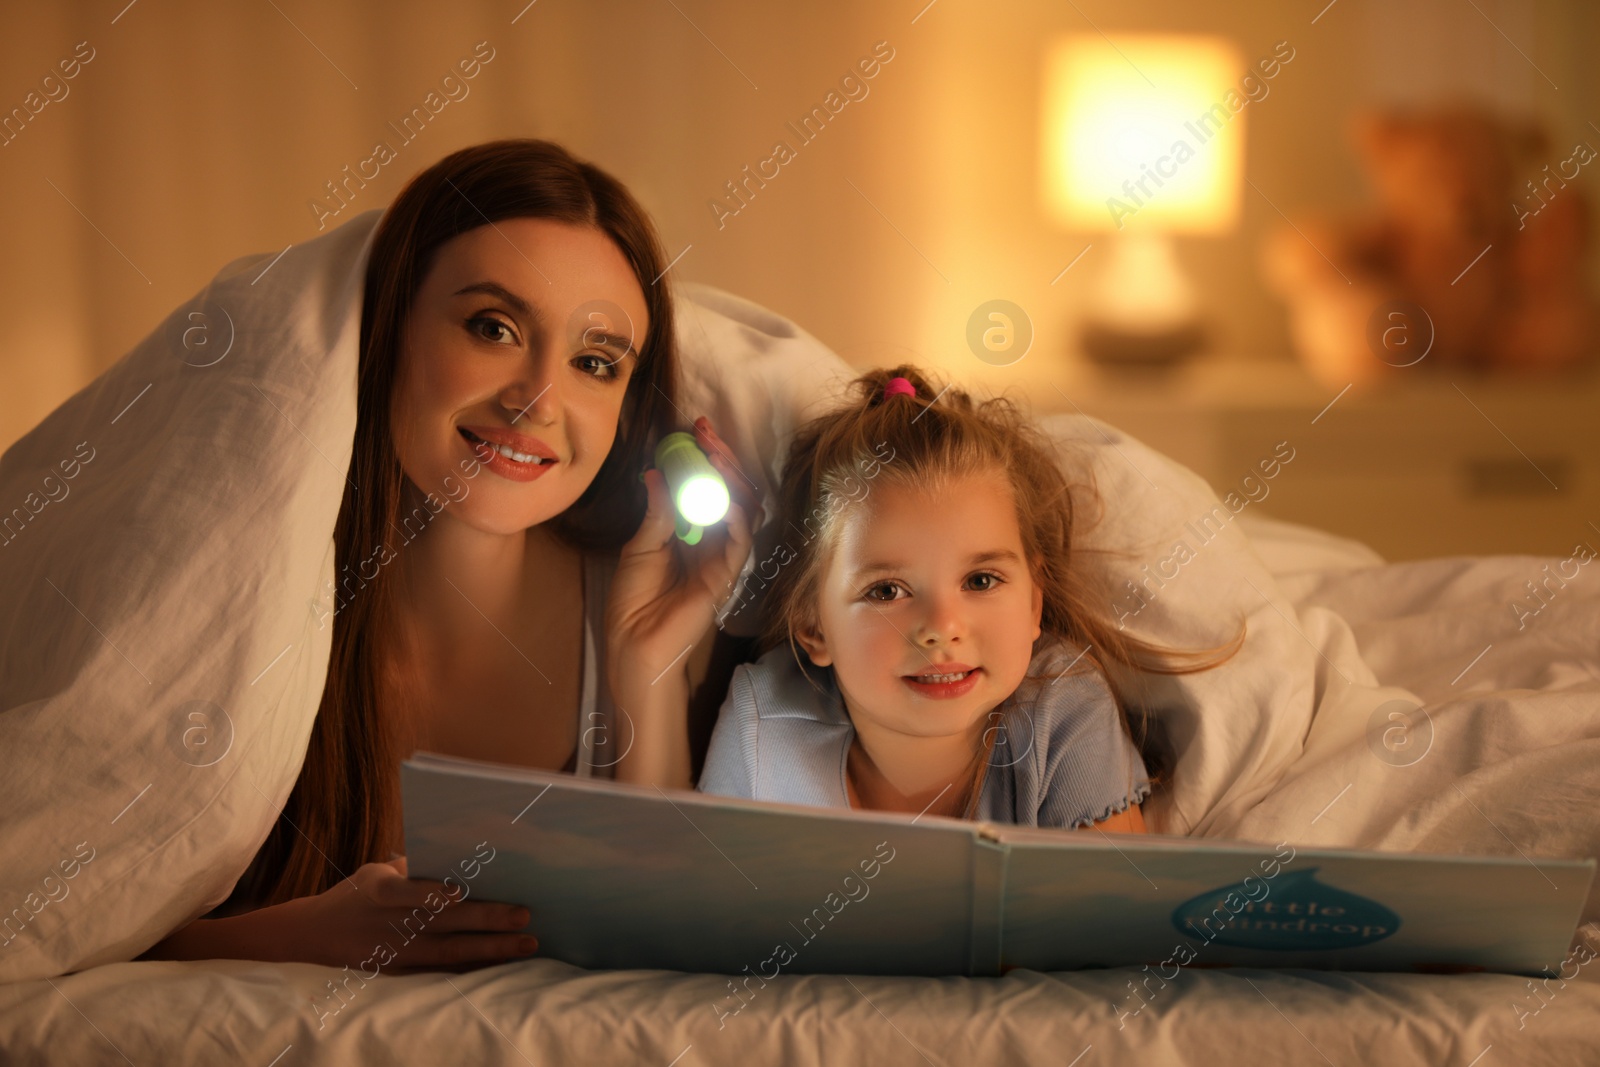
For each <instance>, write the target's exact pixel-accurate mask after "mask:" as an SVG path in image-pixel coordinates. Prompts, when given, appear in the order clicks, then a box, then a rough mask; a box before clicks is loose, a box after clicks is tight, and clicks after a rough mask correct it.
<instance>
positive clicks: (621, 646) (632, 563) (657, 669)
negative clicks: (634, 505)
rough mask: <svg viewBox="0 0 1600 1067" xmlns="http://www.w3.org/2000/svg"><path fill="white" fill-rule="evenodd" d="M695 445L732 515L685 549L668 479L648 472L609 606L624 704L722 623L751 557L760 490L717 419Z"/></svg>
mask: <svg viewBox="0 0 1600 1067" xmlns="http://www.w3.org/2000/svg"><path fill="white" fill-rule="evenodd" d="M695 439H696V442H697V443H698V444H699V445H700V447H701V448H702V449H703V450H704V451H705V452H706V454H707V455H708V456H709V457H710V460H711V465H712V466H713V467H714V468H716V471H717V473H718V474H720V475H722V480H723V481H724V482H726V483H727V484H728V495H729V496H730V497H731V503H730V505H729V507H728V516H727V518H726V520H724V521H723V522H721V523H718V524H717V525H715V526H710V527H707V528H706V530H705V531H704V533H703V534H702V535H701V538H700V543H699V544H696V545H686V544H684V543H683V542H681V541H679V540H678V538H677V536H676V533H675V524H676V517H675V514H674V510H673V506H672V501H671V500H670V499H669V498H668V494H667V486H666V477H665V475H663V474H662V473H661V472H660V471H659V470H654V469H652V470H648V471H646V472H645V485H646V487H647V489H648V492H649V500H650V503H649V509H648V510H647V511H646V512H645V517H644V521H643V522H642V523H640V524H639V530H638V532H637V533H635V534H634V536H633V540H631V541H629V542H628V543H627V544H626V545H625V546H623V548H622V552H621V556H620V558H619V560H618V563H617V571H616V574H615V576H614V577H613V578H612V580H611V596H610V602H609V603H608V605H607V608H606V640H607V642H608V648H609V650H610V652H611V654H610V655H609V656H608V657H607V663H608V664H609V670H610V673H611V678H610V681H611V684H612V692H613V694H614V695H616V696H617V698H618V699H621V697H622V694H623V693H625V692H631V693H638V692H640V691H641V687H642V686H649V685H652V684H653V683H654V681H655V680H656V679H658V678H659V677H660V676H661V674H662V672H664V671H666V670H667V669H668V668H669V667H672V666H674V665H678V666H682V665H683V664H684V663H685V662H686V659H685V653H687V652H688V651H689V650H690V649H691V648H692V647H694V644H695V643H696V642H697V641H699V640H700V638H701V637H702V636H704V635H705V632H706V630H707V628H708V627H710V626H711V624H712V623H713V622H714V621H715V619H716V613H717V610H718V609H719V608H720V607H721V606H722V604H723V602H724V601H726V600H727V598H728V596H729V595H730V594H731V593H732V591H733V581H734V579H735V578H736V577H738V574H739V571H740V569H741V568H742V567H743V566H744V562H745V560H746V558H748V557H749V555H750V544H751V526H752V523H751V516H752V515H753V514H755V513H756V509H757V506H758V505H759V501H758V500H757V499H756V496H755V487H754V486H753V485H752V484H751V482H750V480H749V479H748V478H746V477H745V475H744V473H743V472H742V471H741V470H740V469H739V466H738V464H737V463H736V462H734V460H733V458H732V456H733V452H732V450H731V449H729V448H728V446H727V445H726V444H725V443H724V442H723V440H722V438H720V437H718V436H717V433H716V430H715V429H713V428H712V426H711V420H710V419H707V418H705V417H704V416H702V417H701V418H699V419H697V420H696V421H695Z"/></svg>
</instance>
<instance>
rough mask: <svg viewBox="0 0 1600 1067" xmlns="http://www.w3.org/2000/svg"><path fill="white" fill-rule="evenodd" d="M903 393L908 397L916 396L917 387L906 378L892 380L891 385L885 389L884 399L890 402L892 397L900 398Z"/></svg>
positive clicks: (890, 380)
mask: <svg viewBox="0 0 1600 1067" xmlns="http://www.w3.org/2000/svg"><path fill="white" fill-rule="evenodd" d="M901 393H904V394H905V395H906V396H916V395H917V387H916V386H914V385H912V384H911V383H910V382H908V381H906V379H904V378H890V379H889V384H888V385H886V386H884V387H883V398H884V399H885V400H888V399H889V398H890V397H891V396H899V395H900V394H901Z"/></svg>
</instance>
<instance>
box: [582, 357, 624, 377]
mask: <svg viewBox="0 0 1600 1067" xmlns="http://www.w3.org/2000/svg"><path fill="white" fill-rule="evenodd" d="M573 362H574V363H576V364H578V366H579V368H580V369H582V371H583V372H584V373H585V374H592V375H594V376H595V377H596V378H601V379H611V378H615V377H616V376H617V363H618V362H619V361H618V360H614V359H607V358H606V357H605V356H602V355H599V354H597V353H594V352H585V353H583V354H582V355H581V356H579V357H578V358H577V359H575V360H573Z"/></svg>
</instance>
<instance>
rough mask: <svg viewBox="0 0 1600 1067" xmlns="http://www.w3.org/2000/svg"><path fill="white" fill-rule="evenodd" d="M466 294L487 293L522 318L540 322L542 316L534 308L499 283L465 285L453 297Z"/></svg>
mask: <svg viewBox="0 0 1600 1067" xmlns="http://www.w3.org/2000/svg"><path fill="white" fill-rule="evenodd" d="M468 293H487V294H488V295H490V296H494V297H499V298H500V299H501V300H504V301H505V302H506V303H508V304H510V305H511V306H512V307H513V308H515V309H516V310H517V313H518V314H520V315H522V317H523V318H526V319H530V320H532V321H534V322H539V321H541V320H542V316H540V314H539V312H538V310H537V309H536V308H534V306H533V305H532V304H530V303H528V302H527V301H526V300H524V299H522V297H520V296H518V295H517V294H516V293H513V292H512V291H511V290H510V289H507V288H506V287H505V286H503V285H501V284H500V283H499V282H473V283H472V284H471V285H466V286H463V287H461V288H460V289H457V290H456V293H455V295H456V296H465V295H467V294H468Z"/></svg>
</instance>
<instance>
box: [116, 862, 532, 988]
mask: <svg viewBox="0 0 1600 1067" xmlns="http://www.w3.org/2000/svg"><path fill="white" fill-rule="evenodd" d="M352 883H354V884H352ZM460 892H461V890H460V888H459V887H457V888H456V889H454V890H451V889H448V888H446V886H445V885H444V883H443V882H433V881H427V880H422V879H418V880H415V881H413V880H411V879H408V878H407V877H406V861H405V857H404V856H402V857H400V858H399V859H396V860H394V861H393V862H391V863H368V864H366V865H364V866H362V867H360V868H357V870H356V872H355V873H354V874H352V875H351V876H350V877H349V879H347V880H344V881H341V882H340V883H339V884H338V885H336V886H334V887H333V888H332V889H329V890H327V891H326V892H323V893H319V894H318V895H316V896H314V897H299V898H297V899H295V900H290V901H286V902H285V903H282V904H275V905H272V906H271V907H266V908H260V909H258V910H256V911H251V912H246V913H244V914H242V915H233V916H229V917H227V918H222V919H199V920H197V921H195V922H192V923H190V924H189V925H188V926H185V927H183V928H182V929H180V930H177V931H175V932H174V933H172V934H171V935H170V936H169V937H167V938H166V940H164V941H162V942H160V943H159V944H157V945H156V946H155V947H154V948H152V949H150V951H148V952H146V953H145V954H144V955H142V956H141V957H139V958H140V959H161V960H204V959H246V960H264V961H267V962H298V963H318V964H322V965H324V966H329V967H349V968H350V969H351V970H353V971H356V972H358V973H361V974H362V975H363V976H364V977H366V978H369V979H370V978H373V977H376V975H377V974H378V973H380V972H381V973H385V974H406V973H409V972H412V971H426V970H449V971H458V972H459V971H466V970H471V969H473V968H475V967H486V966H490V965H493V964H497V963H505V962H508V961H510V960H514V959H520V958H522V957H524V956H529V955H531V954H532V953H533V952H534V951H535V950H536V949H537V948H538V942H537V941H536V940H535V939H534V938H532V937H530V936H527V935H525V934H523V933H521V931H522V929H523V928H524V927H525V926H527V925H528V920H529V915H528V911H527V909H526V908H521V907H518V906H516V905H513V904H498V903H493V902H490V901H480V900H474V899H470V897H469V898H468V899H464V900H461V899H456V898H455V897H454V896H453V894H459V893H460Z"/></svg>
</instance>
